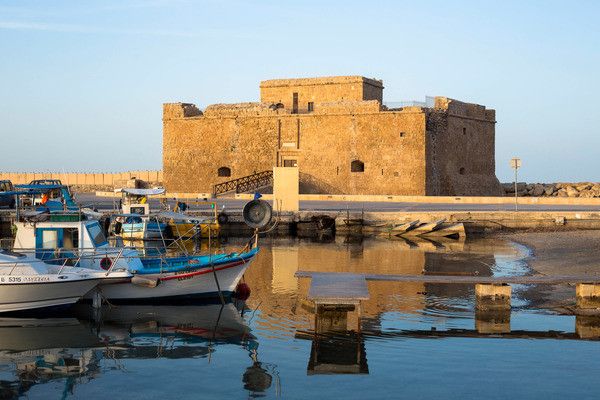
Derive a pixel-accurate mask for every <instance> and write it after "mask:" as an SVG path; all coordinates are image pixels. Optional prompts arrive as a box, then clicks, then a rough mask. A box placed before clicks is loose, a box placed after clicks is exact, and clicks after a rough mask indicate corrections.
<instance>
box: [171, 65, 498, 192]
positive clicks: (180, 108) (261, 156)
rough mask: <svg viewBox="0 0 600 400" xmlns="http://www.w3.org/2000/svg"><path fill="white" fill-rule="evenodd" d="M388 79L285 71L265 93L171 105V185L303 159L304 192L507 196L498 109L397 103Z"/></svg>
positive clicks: (179, 188) (190, 187) (177, 188)
mask: <svg viewBox="0 0 600 400" xmlns="http://www.w3.org/2000/svg"><path fill="white" fill-rule="evenodd" d="M382 100H383V82H382V81H380V80H374V79H368V78H364V77H361V76H338V77H324V78H307V79H276V80H267V81H263V82H261V84H260V102H257V103H238V104H214V105H210V106H208V107H206V109H205V110H204V111H201V110H199V109H198V108H197V107H196V106H195V105H193V104H187V103H169V104H164V106H163V172H164V183H165V186H166V188H167V190H168V191H170V192H211V191H212V187H213V185H215V184H217V183H221V182H224V181H227V180H231V179H235V178H240V177H244V176H247V175H250V174H253V173H256V172H261V171H267V170H271V169H272V168H273V167H274V166H282V167H295V166H297V167H298V169H299V173H300V193H323V194H387V195H434V196H435V195H449V196H455V195H475V196H476V195H500V194H501V193H502V189H501V186H500V184H499V182H498V179H497V178H496V175H495V154H494V142H495V124H496V120H495V111H494V110H490V109H486V108H485V107H484V106H481V105H477V104H469V103H464V102H460V101H457V100H453V99H449V98H446V97H435V99H434V102H433V104H430V105H427V106H426V105H420V106H407V107H398V108H388V107H386V106H385V105H384V104H383V102H382Z"/></svg>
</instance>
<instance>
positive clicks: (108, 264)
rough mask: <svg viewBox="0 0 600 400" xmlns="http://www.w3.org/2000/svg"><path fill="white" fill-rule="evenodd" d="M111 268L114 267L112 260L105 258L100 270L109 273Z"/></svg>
mask: <svg viewBox="0 0 600 400" xmlns="http://www.w3.org/2000/svg"><path fill="white" fill-rule="evenodd" d="M110 267H112V260H111V259H110V258H108V257H104V258H103V259H102V260H100V268H102V269H103V270H105V271H108V270H109V269H110Z"/></svg>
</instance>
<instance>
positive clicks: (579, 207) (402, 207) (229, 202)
mask: <svg viewBox="0 0 600 400" xmlns="http://www.w3.org/2000/svg"><path fill="white" fill-rule="evenodd" d="M245 197H246V198H242V199H240V198H238V199H234V198H217V199H212V200H211V199H210V198H208V200H210V201H216V202H217V204H218V205H219V207H222V206H225V209H226V210H230V211H241V210H242V208H243V207H244V204H246V203H247V202H248V199H249V198H250V196H245ZM265 197H266V198H267V200H268V201H270V200H269V199H268V196H265ZM167 198H169V196H167ZM76 199H77V201H78V202H79V203H80V204H82V205H94V206H95V207H97V208H98V209H99V210H110V209H112V208H114V206H115V204H116V205H118V202H119V198H117V197H106V196H98V195H96V194H94V193H78V194H77V195H76ZM184 201H185V200H184ZM521 201H523V202H524V201H527V200H526V199H521ZM169 202H170V204H173V200H170V201H169ZM150 204H151V206H153V207H155V208H158V207H159V204H160V203H159V200H157V199H151V200H150ZM192 208H193V207H192ZM514 209H515V205H514V202H513V203H502V204H498V203H438V202H429V203H428V202H399V201H398V202H397V201H355V200H352V201H343V200H300V210H301V211H346V210H350V211H362V210H365V211H370V212H394V211H404V212H414V211H423V212H426V211H514ZM519 210H520V211H598V212H600V202H598V203H597V204H519Z"/></svg>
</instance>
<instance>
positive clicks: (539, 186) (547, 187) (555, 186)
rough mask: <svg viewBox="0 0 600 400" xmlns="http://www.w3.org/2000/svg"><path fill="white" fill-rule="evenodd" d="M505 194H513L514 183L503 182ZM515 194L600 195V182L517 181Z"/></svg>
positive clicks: (535, 195)
mask: <svg viewBox="0 0 600 400" xmlns="http://www.w3.org/2000/svg"><path fill="white" fill-rule="evenodd" d="M502 187H503V188H504V193H505V194H506V195H507V196H514V195H515V184H514V183H503V184H502ZM517 195H518V196H521V197H527V196H531V197H583V198H594V197H600V183H598V182H578V183H525V182H518V183H517Z"/></svg>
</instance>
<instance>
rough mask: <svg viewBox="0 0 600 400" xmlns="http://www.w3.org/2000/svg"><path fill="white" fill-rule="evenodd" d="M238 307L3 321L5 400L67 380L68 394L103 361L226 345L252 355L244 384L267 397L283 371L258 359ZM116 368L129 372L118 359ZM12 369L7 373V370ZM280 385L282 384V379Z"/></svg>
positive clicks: (105, 311) (200, 352) (210, 351)
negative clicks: (10, 376) (46, 384)
mask: <svg viewBox="0 0 600 400" xmlns="http://www.w3.org/2000/svg"><path fill="white" fill-rule="evenodd" d="M242 310H243V306H240V307H239V308H238V307H236V304H234V303H227V304H224V305H222V304H220V303H219V304H203V305H181V304H179V305H164V306H145V305H140V306H137V305H136V306H125V305H123V306H116V307H115V306H112V307H111V306H105V307H103V308H102V309H101V310H93V309H92V308H90V307H89V306H86V305H81V306H77V307H76V308H75V309H74V310H73V311H74V315H75V316H76V317H77V318H48V319H22V318H2V319H0V343H1V348H2V350H0V365H4V366H5V367H8V366H11V375H12V379H6V374H3V375H2V378H0V388H1V389H0V390H1V392H0V398H13V397H18V396H22V395H25V394H26V393H27V392H28V391H29V390H30V389H32V387H34V386H35V385H43V384H45V383H49V382H57V381H61V380H64V390H63V396H66V395H67V394H69V393H71V394H72V393H73V390H74V388H75V386H76V385H77V384H85V383H87V382H89V381H91V380H92V379H94V378H95V377H97V376H98V375H100V374H102V373H103V372H104V369H105V368H106V366H102V363H101V361H102V360H110V361H111V367H110V368H111V369H114V365H115V361H118V360H126V359H166V360H173V359H193V358H207V359H208V361H209V362H210V361H211V357H215V352H216V351H217V349H218V347H219V346H220V345H232V344H233V345H237V346H239V347H240V349H241V350H242V351H243V352H245V353H247V354H248V364H249V366H248V367H247V368H246V370H245V372H244V373H243V375H242V376H241V377H240V381H241V384H242V385H243V386H244V387H245V388H246V389H247V390H249V391H251V392H253V393H261V392H264V391H265V390H267V389H268V388H269V387H271V385H272V382H273V379H275V380H276V381H278V378H277V371H276V367H275V366H273V365H271V364H264V363H261V361H259V353H258V341H257V340H256V338H255V337H254V336H253V335H252V334H251V333H250V329H249V327H248V325H247V324H246V323H245V321H244V318H243V314H242V313H243V311H242ZM116 365H117V369H126V368H125V367H123V366H122V365H121V364H120V363H119V362H117V363H116ZM5 371H6V370H5ZM277 385H278V382H277Z"/></svg>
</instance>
